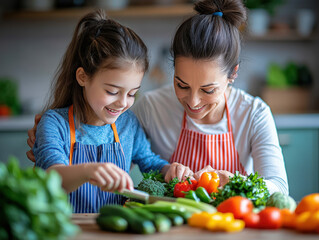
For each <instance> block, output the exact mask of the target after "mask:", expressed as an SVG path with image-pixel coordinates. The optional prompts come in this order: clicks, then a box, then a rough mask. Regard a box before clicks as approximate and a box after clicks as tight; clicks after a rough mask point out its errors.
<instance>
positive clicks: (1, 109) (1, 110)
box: [0, 104, 11, 116]
mask: <svg viewBox="0 0 319 240" xmlns="http://www.w3.org/2000/svg"><path fill="white" fill-rule="evenodd" d="M10 115H11V109H10V108H9V107H8V106H7V105H3V104H0V116H10Z"/></svg>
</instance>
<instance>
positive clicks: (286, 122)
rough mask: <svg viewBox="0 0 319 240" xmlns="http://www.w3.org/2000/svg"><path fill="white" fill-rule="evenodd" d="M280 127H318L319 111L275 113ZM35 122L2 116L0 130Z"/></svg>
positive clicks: (23, 128) (22, 127) (31, 117)
mask: <svg viewBox="0 0 319 240" xmlns="http://www.w3.org/2000/svg"><path fill="white" fill-rule="evenodd" d="M274 119H275V122H276V126H277V128H278V129H289V128H307V129H309V128H318V129H319V113H311V114H283V115H274ZM33 124H34V115H21V116H14V117H0V131H27V130H28V129H30V128H32V126H33Z"/></svg>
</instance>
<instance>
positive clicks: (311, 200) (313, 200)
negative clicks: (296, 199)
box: [295, 193, 319, 214]
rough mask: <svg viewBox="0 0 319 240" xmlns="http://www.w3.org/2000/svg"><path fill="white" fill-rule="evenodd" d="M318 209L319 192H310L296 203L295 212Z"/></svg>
mask: <svg viewBox="0 0 319 240" xmlns="http://www.w3.org/2000/svg"><path fill="white" fill-rule="evenodd" d="M318 210H319V193H312V194H309V195H307V196H305V197H303V198H302V199H301V201H300V203H299V204H298V205H297V207H296V210H295V213H296V214H301V213H303V212H315V211H318Z"/></svg>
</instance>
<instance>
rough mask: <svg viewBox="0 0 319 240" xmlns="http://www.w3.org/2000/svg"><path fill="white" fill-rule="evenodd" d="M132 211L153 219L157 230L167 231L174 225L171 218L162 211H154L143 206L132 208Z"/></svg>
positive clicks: (147, 218)
mask: <svg viewBox="0 0 319 240" xmlns="http://www.w3.org/2000/svg"><path fill="white" fill-rule="evenodd" d="M132 211H133V212H135V213H136V214H138V215H139V216H140V217H142V218H144V219H146V220H149V221H152V222H153V223H154V226H155V229H156V231H157V232H167V231H168V230H169V229H170V228H171V226H172V223H171V221H170V219H169V218H168V217H166V216H165V215H164V214H162V213H152V212H150V211H148V210H147V209H143V208H132Z"/></svg>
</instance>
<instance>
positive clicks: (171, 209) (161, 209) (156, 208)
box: [142, 204, 192, 223]
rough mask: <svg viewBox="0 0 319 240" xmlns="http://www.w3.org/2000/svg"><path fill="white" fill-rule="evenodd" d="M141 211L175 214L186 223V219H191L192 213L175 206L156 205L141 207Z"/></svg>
mask: <svg viewBox="0 0 319 240" xmlns="http://www.w3.org/2000/svg"><path fill="white" fill-rule="evenodd" d="M142 208H143V209H146V210H148V211H150V212H152V213H163V214H167V213H175V214H178V215H179V216H181V217H182V218H183V219H184V222H185V223H186V222H187V220H188V218H190V217H191V215H192V213H190V212H187V211H186V209H185V208H183V207H180V206H175V205H166V206H164V205H156V204H146V205H144V206H143V207H142Z"/></svg>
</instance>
